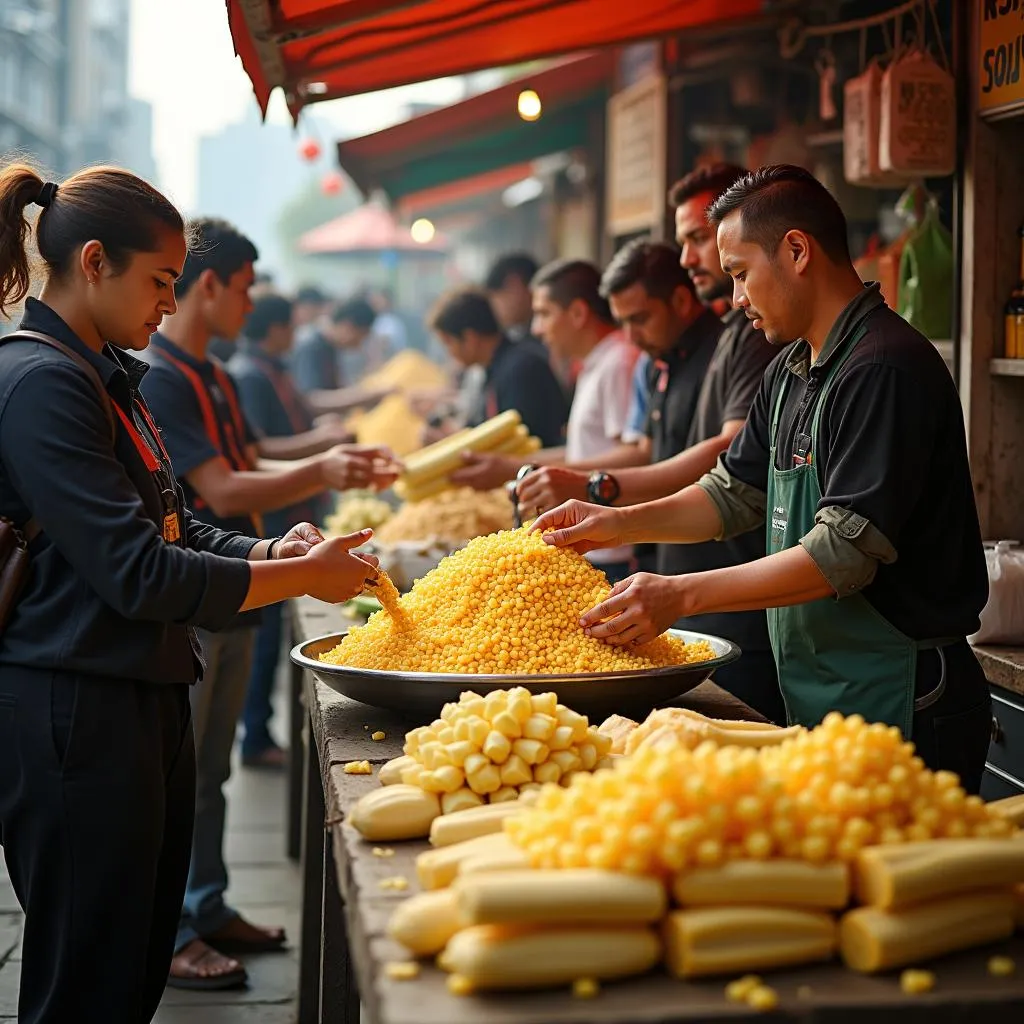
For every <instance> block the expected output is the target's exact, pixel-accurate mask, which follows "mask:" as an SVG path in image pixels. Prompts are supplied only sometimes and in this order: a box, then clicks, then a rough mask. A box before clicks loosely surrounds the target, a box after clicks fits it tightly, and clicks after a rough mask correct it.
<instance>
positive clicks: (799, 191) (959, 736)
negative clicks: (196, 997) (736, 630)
mask: <svg viewBox="0 0 1024 1024" xmlns="http://www.w3.org/2000/svg"><path fill="white" fill-rule="evenodd" d="M710 216H711V220H712V223H714V224H716V225H717V226H718V245H719V250H720V253H721V259H722V266H723V267H724V268H725V269H726V270H727V271H728V272H729V274H730V275H731V276H732V278H733V280H734V282H735V285H734V301H735V305H736V306H738V307H739V308H740V309H742V310H743V311H744V313H745V314H746V315H747V316H748V317H749V318H750V319H751V320H752V321H753V322H754V326H755V327H760V328H762V329H763V330H764V332H765V335H766V336H767V337H768V339H769V340H770V341H772V342H776V343H781V342H788V341H791V340H793V339H796V338H802V339H804V340H802V341H800V342H799V343H798V344H797V345H795V346H794V347H793V348H792V349H791V350H790V351H789V352H784V353H782V354H780V356H779V357H778V359H776V361H775V362H774V363H773V364H772V366H771V367H770V368H769V371H768V373H767V374H766V375H765V380H764V383H763V384H762V387H761V390H760V392H759V393H758V396H757V398H756V399H755V401H754V405H753V407H752V408H751V412H750V416H749V418H748V420H747V423H746V425H745V426H744V428H743V430H742V431H740V433H739V435H738V436H737V437H736V439H735V440H734V441H733V443H732V445H731V446H730V448H729V451H728V452H727V454H726V455H725V457H724V458H723V459H722V460H721V462H720V463H719V465H718V467H717V468H716V469H715V470H714V471H713V472H712V473H710V474H708V475H707V476H705V477H704V478H703V479H702V480H701V481H700V482H699V484H697V485H695V486H691V487H688V488H686V489H685V490H683V491H681V492H679V493H678V494H676V495H673V496H672V497H670V498H665V499H662V500H660V501H655V502H651V503H650V504H647V505H641V506H636V507H634V508H630V509H598V508H594V507H591V506H585V505H582V504H577V503H569V504H568V505H565V506H562V507H561V508H559V509H556V510H555V511H553V512H551V513H548V514H547V515H546V516H544V517H542V518H541V519H540V520H538V523H537V528H538V529H551V528H552V527H557V528H558V530H557V532H556V533H555V534H554V535H553V536H551V541H552V542H553V543H557V544H574V545H577V546H580V547H582V548H583V549H590V548H592V547H595V546H605V545H611V544H621V543H623V541H624V540H625V541H628V540H638V539H644V540H647V539H650V540H672V541H675V542H683V543H696V542H704V541H707V540H710V539H712V538H716V537H718V538H721V537H729V536H734V535H736V534H738V533H741V532H743V531H746V530H751V529H765V528H766V527H767V528H766V539H767V545H768V549H769V552H770V554H769V555H768V556H767V557H766V558H763V559H759V560H758V561H756V562H753V563H751V564H749V565H744V566H737V567H735V568H731V569H721V570H717V571H713V572H706V573H700V574H697V575H690V576H677V577H668V578H664V577H657V576H647V575H641V576H636V577H633V578H632V580H630V581H628V583H627V584H626V585H624V586H622V587H620V588H619V590H618V592H617V593H615V594H614V595H613V596H612V598H610V599H609V600H608V601H606V602H604V603H603V604H602V605H600V606H598V607H597V608H595V609H593V610H592V611H591V612H589V613H588V614H587V615H586V616H584V626H585V628H586V629H587V630H588V632H589V633H590V634H591V635H593V636H599V637H603V638H605V639H607V640H609V641H610V642H612V643H615V644H636V643H643V642H644V641H646V640H649V639H651V638H653V637H654V636H656V635H657V634H658V633H660V632H662V631H663V630H664V628H665V627H666V626H668V625H670V624H671V622H672V621H673V620H674V619H675V618H676V617H677V615H678V614H680V613H682V614H697V613H706V612H712V611H726V610H729V609H736V608H758V607H760V608H768V609H769V628H770V631H771V635H772V646H773V649H774V651H775V655H776V659H777V661H778V665H779V681H780V684H781V687H782V692H783V695H784V697H785V699H786V705H787V710H788V711H789V716H790V718H791V719H792V720H793V721H797V722H801V723H802V724H805V725H814V724H816V723H817V722H818V721H820V720H821V718H822V717H823V716H824V715H825V714H826V713H827V712H828V711H830V710H838V711H841V712H843V713H845V714H854V713H859V714H862V715H863V716H864V717H865V718H867V719H869V720H871V721H880V722H884V723H887V724H890V725H895V726H897V727H899V728H900V729H901V730H902V731H903V733H904V735H905V736H907V737H908V738H912V739H913V741H914V743H915V744H916V745H917V748H918V752H919V754H920V756H921V757H922V758H923V759H924V761H925V763H926V764H927V765H928V766H929V767H931V768H933V769H939V768H944V769H950V770H953V771H955V772H957V773H958V774H959V775H960V778H961V781H962V782H963V784H964V786H965V787H966V788H967V789H968V791H974V792H976V791H977V790H978V788H979V786H980V783H981V775H982V771H983V769H984V763H985V755H986V752H987V749H988V741H989V730H990V722H991V707H990V697H989V692H988V686H987V684H986V681H985V677H984V674H983V673H982V671H981V668H980V666H979V665H978V662H977V660H976V659H975V658H974V655H973V654H972V652H971V650H970V648H969V647H968V645H967V642H966V640H965V639H964V638H965V637H966V636H968V635H969V634H970V633H972V632H974V631H975V630H976V629H977V627H978V621H979V616H980V613H981V609H982V607H983V606H984V604H985V600H986V597H987V589H988V586H987V577H986V569H985V559H984V555H983V552H982V545H981V531H980V528H979V524H978V516H977V509H976V507H975V504H974V495H973V490H972V486H971V476H970V468H969V465H968V460H967V445H966V439H965V436H964V424H963V415H962V410H961V407H960V402H959V398H958V396H957V393H956V389H955V387H954V385H953V381H952V379H951V377H950V376H949V373H948V371H947V370H946V368H945V364H944V363H943V362H942V359H941V358H940V357H939V355H938V353H937V352H936V351H935V349H934V347H933V346H932V345H931V344H930V343H929V342H928V341H927V339H925V338H923V337H922V336H921V335H920V334H918V332H917V331H915V330H914V329H913V328H912V327H910V326H909V325H908V324H907V323H906V321H904V320H903V319H902V318H900V317H899V316H898V315H897V314H896V313H894V312H893V311H892V310H890V309H889V308H887V307H886V305H885V304H884V302H883V301H882V298H881V295H880V294H879V290H878V286H877V285H871V286H868V287H865V286H863V285H862V283H861V281H860V279H859V277H858V276H857V273H856V271H855V270H854V268H853V265H852V263H851V261H850V254H849V249H848V243H847V237H846V220H845V218H844V217H843V214H842V211H841V210H840V209H839V206H838V204H837V203H836V202H835V200H834V199H833V198H832V196H831V195H829V193H828V192H827V190H826V189H825V188H824V187H823V186H822V185H821V184H820V183H819V182H818V181H816V180H815V179H814V178H813V177H812V176H811V175H810V174H808V173H807V172H806V171H804V170H802V169H800V168H797V167H790V166H785V165H784V166H778V167H764V168H761V169H760V170H758V171H756V172H754V173H753V174H750V175H748V176H747V177H746V178H744V179H743V180H742V181H740V182H739V183H738V184H736V185H735V186H733V187H732V188H731V189H729V190H728V191H727V192H726V193H725V194H724V195H723V196H721V197H720V198H719V199H718V200H717V201H716V202H715V203H714V205H713V206H712V209H711V213H710ZM836 598H839V600H838V601H837V600H835V599H836ZM604 619H607V620H608V621H604V622H603V621H602V620H604Z"/></svg>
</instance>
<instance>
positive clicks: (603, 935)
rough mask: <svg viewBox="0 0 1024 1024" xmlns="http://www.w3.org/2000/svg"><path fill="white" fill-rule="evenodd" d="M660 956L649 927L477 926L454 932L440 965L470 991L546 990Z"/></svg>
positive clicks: (643, 966) (635, 969)
mask: <svg viewBox="0 0 1024 1024" xmlns="http://www.w3.org/2000/svg"><path fill="white" fill-rule="evenodd" d="M660 955H661V944H660V942H659V941H658V937H657V935H655V934H654V932H653V931H651V930H650V929H649V928H636V927H633V928H544V929H536V930H521V929H507V928H502V927H500V926H493V925H478V926H476V927H472V928H464V929H463V930H462V931H459V932H457V933H456V934H455V935H454V936H453V937H452V939H451V941H450V942H449V943H448V945H447V946H446V947H445V950H444V953H443V954H442V956H441V959H440V963H441V966H442V967H443V968H444V970H446V971H451V972H453V973H454V975H455V976H457V977H459V978H463V979H465V981H466V983H467V984H466V986H465V988H467V989H468V990H469V991H472V990H473V989H480V990H487V989H521V988H548V987H551V986H560V985H571V984H572V983H573V982H575V981H576V979H577V978H581V977H587V978H594V979H595V980H599V981H609V980H611V979H613V978H625V977H628V976H630V975H633V974H644V973H645V972H647V971H649V970H651V968H653V967H654V966H655V965H656V964H657V962H658V959H659V957H660Z"/></svg>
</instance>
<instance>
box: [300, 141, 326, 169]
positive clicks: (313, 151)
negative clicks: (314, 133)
mask: <svg viewBox="0 0 1024 1024" xmlns="http://www.w3.org/2000/svg"><path fill="white" fill-rule="evenodd" d="M321 152H323V151H322V150H321V148H320V143H319V142H317V141H316V139H303V140H302V142H301V143H300V144H299V156H301V157H302V159H303V160H305V161H306V163H310V164H311V163H312V162H313V161H314V160H315V159H316V158H317V157H318V156H319V155H320V154H321Z"/></svg>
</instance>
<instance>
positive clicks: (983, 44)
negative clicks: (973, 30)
mask: <svg viewBox="0 0 1024 1024" xmlns="http://www.w3.org/2000/svg"><path fill="white" fill-rule="evenodd" d="M977 9H978V12H979V18H980V24H979V26H978V58H977V59H978V66H977V69H976V73H977V76H978V110H979V112H980V113H981V114H982V116H983V117H990V118H995V117H1006V116H1008V115H1010V114H1015V113H1024V0H981V2H980V3H979V4H978V6H977Z"/></svg>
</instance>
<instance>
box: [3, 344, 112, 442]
mask: <svg viewBox="0 0 1024 1024" xmlns="http://www.w3.org/2000/svg"><path fill="white" fill-rule="evenodd" d="M19 338H28V339H30V340H31V341H38V342H40V344H43V345H49V347H50V348H54V349H56V350H57V351H58V352H60V353H61V354H62V355H65V356H67V357H68V359H70V360H71V361H72V362H73V363H75V364H76V365H77V366H78V368H79V369H80V370H81V371H82V373H84V374H85V375H86V377H88V378H89V383H90V384H91V385H92V386H93V390H94V391H95V392H96V394H97V395H98V396H99V400H100V405H102V406H103V412H104V413H105V415H106V417H107V426H108V428H109V429H110V439H111V441H114V440H116V439H117V428H116V426H115V425H114V408H113V406H112V405H111V403H110V395H109V394H107V389H106V388H105V387H104V386H103V381H101V380H100V375H99V374H98V373H97V372H96V370H95V368H94V367H93V366H92V365H91V364H90V363H89V361H88V360H87V359H85V358H84V357H83V356H80V355H79V354H78V353H77V352H76V351H75V350H74V349H73V348H69V347H68V346H67V345H65V344H64V342H62V341H58V340H57V339H56V338H51V337H50V335H49V334H41V333H40V332H39V331H16V332H15V333H14V334H9V335H7V337H6V338H0V344H4V343H6V342H9V341H17V340H18V339H19Z"/></svg>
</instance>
